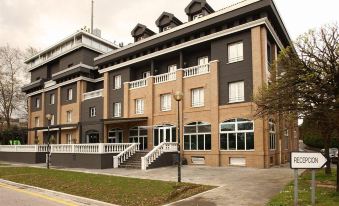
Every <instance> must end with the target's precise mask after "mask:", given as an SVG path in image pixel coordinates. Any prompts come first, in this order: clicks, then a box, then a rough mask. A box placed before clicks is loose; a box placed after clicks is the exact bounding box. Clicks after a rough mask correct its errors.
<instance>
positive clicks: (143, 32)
mask: <svg viewBox="0 0 339 206" xmlns="http://www.w3.org/2000/svg"><path fill="white" fill-rule="evenodd" d="M131 34H132V37H133V38H134V42H137V41H140V40H143V39H145V38H147V37H150V36H152V35H154V34H155V33H154V32H153V31H152V30H150V29H148V28H147V27H146V26H145V25H142V24H137V25H136V26H135V27H134V29H133V30H132V32H131Z"/></svg>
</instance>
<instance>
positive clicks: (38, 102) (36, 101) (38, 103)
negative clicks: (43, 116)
mask: <svg viewBox="0 0 339 206" xmlns="http://www.w3.org/2000/svg"><path fill="white" fill-rule="evenodd" d="M35 107H36V108H40V98H36V99H35Z"/></svg>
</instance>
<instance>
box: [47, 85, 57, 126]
mask: <svg viewBox="0 0 339 206" xmlns="http://www.w3.org/2000/svg"><path fill="white" fill-rule="evenodd" d="M52 94H54V104H51V101H50V99H51V95H52ZM58 98H59V95H58V90H56V89H55V90H52V91H48V92H46V93H45V105H44V106H45V113H46V114H52V115H54V122H55V124H56V122H57V118H58V109H57V105H58ZM44 126H47V121H45V125H44Z"/></svg>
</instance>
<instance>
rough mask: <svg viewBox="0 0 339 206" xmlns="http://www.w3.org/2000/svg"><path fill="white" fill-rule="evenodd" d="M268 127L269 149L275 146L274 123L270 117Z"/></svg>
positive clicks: (273, 148)
mask: <svg viewBox="0 0 339 206" xmlns="http://www.w3.org/2000/svg"><path fill="white" fill-rule="evenodd" d="M268 127H269V137H270V145H269V146H270V148H269V149H270V150H275V148H276V133H275V123H274V121H273V120H272V119H270V120H269V122H268Z"/></svg>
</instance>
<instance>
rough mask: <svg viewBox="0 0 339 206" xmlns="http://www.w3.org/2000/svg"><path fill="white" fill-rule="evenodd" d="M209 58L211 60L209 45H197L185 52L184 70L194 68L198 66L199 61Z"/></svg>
mask: <svg viewBox="0 0 339 206" xmlns="http://www.w3.org/2000/svg"><path fill="white" fill-rule="evenodd" d="M204 56H208V59H209V61H210V60H211V47H210V44H208V45H197V46H194V47H190V48H188V49H186V50H184V51H183V57H184V68H187V67H193V66H197V65H198V59H199V58H200V57H204Z"/></svg>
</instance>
